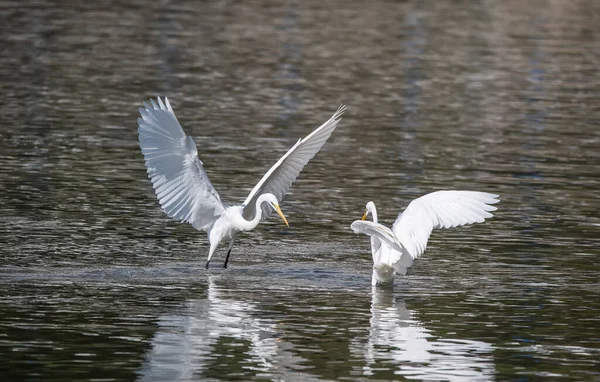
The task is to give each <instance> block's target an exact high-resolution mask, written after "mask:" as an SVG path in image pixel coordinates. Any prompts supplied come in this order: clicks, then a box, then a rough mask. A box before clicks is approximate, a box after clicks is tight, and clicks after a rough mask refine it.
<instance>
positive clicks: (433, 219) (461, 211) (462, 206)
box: [350, 191, 500, 286]
mask: <svg viewBox="0 0 600 382" xmlns="http://www.w3.org/2000/svg"><path fill="white" fill-rule="evenodd" d="M499 201H500V200H499V199H498V195H495V194H489V193H487V192H477V191H436V192H432V193H430V194H427V195H425V196H421V197H420V198H417V199H415V200H413V201H412V202H410V204H409V205H408V207H406V210H404V212H401V213H400V214H399V215H398V217H397V218H396V221H395V222H394V225H393V226H392V229H389V228H387V227H386V226H384V225H381V224H379V223H378V222H377V209H376V208H375V203H373V202H369V203H367V206H366V211H365V213H364V215H363V217H362V220H356V221H354V222H353V223H352V224H351V225H350V228H352V230H353V231H354V232H355V233H363V234H365V235H369V236H371V253H372V255H373V277H372V284H373V286H376V285H390V284H393V282H394V276H395V275H396V274H399V275H405V274H406V272H407V269H408V268H409V267H411V266H412V263H413V260H414V259H416V258H418V257H419V256H421V255H422V254H423V252H425V248H426V247H427V240H429V235H431V231H432V230H433V229H434V228H452V227H457V226H461V225H465V224H473V223H482V222H483V221H484V220H485V219H487V218H491V217H492V216H493V215H492V214H491V213H490V212H491V211H495V210H497V208H496V207H494V206H493V205H492V204H496V203H498V202H499ZM369 214H371V216H372V217H373V221H372V222H370V221H365V219H366V218H367V216H368V215H369Z"/></svg>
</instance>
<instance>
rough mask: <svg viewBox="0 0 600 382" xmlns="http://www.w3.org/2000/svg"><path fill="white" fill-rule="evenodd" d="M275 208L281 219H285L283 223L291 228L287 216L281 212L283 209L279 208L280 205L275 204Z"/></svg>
mask: <svg viewBox="0 0 600 382" xmlns="http://www.w3.org/2000/svg"><path fill="white" fill-rule="evenodd" d="M273 208H275V211H277V213H278V214H279V216H281V218H282V219H283V222H284V223H285V225H286V226H288V227H289V226H290V225H289V224H288V221H287V219H286V218H285V215H283V212H281V208H279V204H273Z"/></svg>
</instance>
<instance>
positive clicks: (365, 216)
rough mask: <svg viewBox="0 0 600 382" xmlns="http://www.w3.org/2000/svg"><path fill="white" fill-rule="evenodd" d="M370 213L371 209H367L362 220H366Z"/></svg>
mask: <svg viewBox="0 0 600 382" xmlns="http://www.w3.org/2000/svg"><path fill="white" fill-rule="evenodd" d="M368 213H369V210H366V211H365V213H364V214H363V217H362V219H360V220H365V219H366V218H367V214H368Z"/></svg>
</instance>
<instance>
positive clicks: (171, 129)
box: [138, 97, 224, 230]
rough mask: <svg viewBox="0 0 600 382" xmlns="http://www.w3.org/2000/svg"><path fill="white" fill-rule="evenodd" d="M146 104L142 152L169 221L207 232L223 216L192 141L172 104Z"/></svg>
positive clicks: (141, 122)
mask: <svg viewBox="0 0 600 382" xmlns="http://www.w3.org/2000/svg"><path fill="white" fill-rule="evenodd" d="M150 102H151V105H148V104H147V103H146V102H144V107H143V108H140V114H141V116H142V118H138V125H139V129H138V133H139V139H140V148H141V149H142V154H144V158H145V160H146V168H147V170H148V176H149V178H150V180H151V181H152V186H153V187H154V191H155V192H156V196H157V198H158V201H159V203H160V205H161V207H162V209H163V211H165V213H166V214H167V215H169V217H171V218H173V219H177V220H181V221H185V222H187V223H191V224H192V225H193V226H194V228H196V229H199V230H200V229H207V228H209V227H210V226H212V225H213V223H214V222H215V220H216V219H217V218H218V217H219V216H220V215H221V214H222V213H223V211H224V206H223V204H222V203H221V198H220V197H219V194H218V193H217V191H216V190H215V189H214V187H213V186H212V184H211V183H210V180H209V179H208V176H207V175H206V172H205V171H204V167H202V162H201V161H200V159H198V151H197V150H196V144H195V143H194V140H193V139H192V137H190V136H187V135H185V133H184V132H183V129H182V128H181V125H180V124H179V122H178V121H177V117H175V113H173V109H172V108H171V105H170V104H169V100H168V99H167V98H166V97H165V102H164V103H163V101H162V100H161V99H160V98H158V104H157V103H156V102H155V101H154V100H153V99H151V100H150Z"/></svg>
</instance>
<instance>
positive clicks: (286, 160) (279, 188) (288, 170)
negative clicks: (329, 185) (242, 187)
mask: <svg viewBox="0 0 600 382" xmlns="http://www.w3.org/2000/svg"><path fill="white" fill-rule="evenodd" d="M344 111H346V106H344V105H341V106H340V107H339V108H338V110H337V111H336V112H335V114H334V115H333V116H332V117H331V118H330V119H329V120H328V121H327V122H325V123H324V124H322V125H321V126H320V127H319V128H318V129H316V130H315V131H313V132H312V133H311V134H310V135H308V136H307V137H306V138H303V139H300V140H299V141H298V142H297V143H296V144H295V145H294V147H292V148H291V149H290V150H289V151H288V152H287V153H285V155H284V156H282V157H281V158H280V159H279V160H278V161H277V163H275V165H274V166H273V167H271V168H270V169H269V171H267V173H266V174H265V175H264V176H263V177H262V179H261V180H260V182H258V184H257V185H256V186H254V188H253V189H252V191H250V194H249V195H248V197H247V198H246V200H245V201H244V218H245V219H248V220H251V219H253V218H254V216H255V214H256V211H255V209H256V208H255V207H256V200H257V199H258V197H259V196H260V195H262V194H266V193H271V194H273V195H275V197H276V198H277V200H279V201H280V200H281V199H283V196H284V195H285V193H286V192H287V191H288V189H289V188H290V186H291V185H292V183H293V182H294V181H295V180H296V178H297V177H298V175H299V174H300V172H301V171H302V169H303V168H304V166H306V164H307V163H308V161H309V160H311V159H312V158H313V157H314V156H315V155H316V154H317V153H318V152H319V150H321V147H323V145H324V144H325V142H326V141H327V139H328V138H329V136H330V135H331V133H333V131H334V130H335V128H336V126H337V124H338V122H339V121H340V119H341V116H342V114H343V113H344ZM262 209H263V211H262V213H263V215H262V216H263V219H264V218H266V217H268V216H269V215H270V214H271V212H272V209H271V208H269V207H268V206H266V205H265V206H263V207H262Z"/></svg>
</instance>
